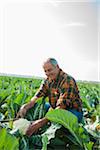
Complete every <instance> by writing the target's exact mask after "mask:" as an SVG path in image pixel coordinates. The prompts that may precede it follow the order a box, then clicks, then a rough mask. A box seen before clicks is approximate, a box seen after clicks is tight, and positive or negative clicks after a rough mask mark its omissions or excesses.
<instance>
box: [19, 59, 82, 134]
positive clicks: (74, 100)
mask: <svg viewBox="0 0 100 150" xmlns="http://www.w3.org/2000/svg"><path fill="white" fill-rule="evenodd" d="M43 69H44V72H45V74H46V76H47V78H46V79H45V80H44V82H42V84H41V86H40V88H39V90H38V91H37V93H36V94H35V96H34V97H32V99H31V101H30V102H29V103H27V104H25V105H23V106H22V107H21V109H20V111H19V112H18V114H17V117H24V116H25V114H26V112H27V111H28V110H29V109H30V108H32V107H33V106H34V104H35V103H36V100H37V99H38V98H40V97H42V96H48V98H49V103H46V107H47V109H50V108H52V109H56V108H59V109H66V110H68V111H70V112H72V113H73V114H74V115H76V116H77V118H78V121H79V122H81V120H82V117H83V113H82V101H81V99H80V96H79V91H78V87H77V85H76V82H75V80H74V79H73V78H72V77H71V76H70V75H68V74H67V73H65V72H64V71H62V69H61V68H60V67H59V65H58V62H57V61H56V60H55V59H54V58H48V59H47V60H46V61H45V62H44V63H43ZM47 122H48V120H47V119H46V118H45V117H44V118H42V119H39V120H37V121H35V122H33V123H32V124H31V125H30V126H29V128H28V130H27V132H26V134H27V135H28V136H31V135H32V134H33V133H34V132H35V131H37V130H38V129H39V128H40V127H42V126H43V125H44V124H46V123H47Z"/></svg>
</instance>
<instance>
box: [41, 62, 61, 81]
mask: <svg viewBox="0 0 100 150" xmlns="http://www.w3.org/2000/svg"><path fill="white" fill-rule="evenodd" d="M43 69H44V72H45V74H46V76H47V77H48V78H49V79H51V80H55V79H56V77H57V75H58V73H59V66H58V65H57V66H54V65H52V64H51V63H45V64H44V65H43Z"/></svg>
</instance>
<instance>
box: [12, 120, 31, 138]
mask: <svg viewBox="0 0 100 150" xmlns="http://www.w3.org/2000/svg"><path fill="white" fill-rule="evenodd" d="M29 125H30V121H28V120H27V119H24V118H20V119H18V120H16V121H14V122H13V130H12V131H11V133H13V132H15V131H17V130H19V132H20V133H21V134H23V135H25V133H26V130H27V128H28V127H29Z"/></svg>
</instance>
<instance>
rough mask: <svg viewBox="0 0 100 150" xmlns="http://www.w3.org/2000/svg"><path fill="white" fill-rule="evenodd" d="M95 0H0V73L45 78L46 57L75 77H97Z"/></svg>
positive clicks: (99, 30)
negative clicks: (56, 62) (44, 63)
mask: <svg viewBox="0 0 100 150" xmlns="http://www.w3.org/2000/svg"><path fill="white" fill-rule="evenodd" d="M99 34H100V3H99V1H98V0H97V1H96V0H70V1H69V0H62V1H61V0H0V73H7V74H19V75H33V76H39V77H44V76H45V74H44V71H43V68H42V64H43V62H44V60H45V59H47V58H48V57H53V58H56V59H57V61H58V63H59V66H60V67H61V68H62V69H63V70H64V71H65V72H66V73H68V74H70V75H72V76H73V77H74V78H75V79H76V80H88V81H100V69H99V68H100V51H99V50H100V35H99Z"/></svg>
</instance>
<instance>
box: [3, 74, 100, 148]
mask: <svg viewBox="0 0 100 150" xmlns="http://www.w3.org/2000/svg"><path fill="white" fill-rule="evenodd" d="M41 81H42V80H41V79H36V78H21V77H8V76H0V150H65V149H66V150H70V149H71V150H99V149H100V107H99V104H100V83H96V82H85V81H77V84H78V88H79V92H80V96H81V99H82V102H83V114H84V118H83V122H82V123H78V122H77V119H76V117H75V116H74V115H73V114H72V113H69V112H68V111H67V110H57V109H56V110H53V111H50V112H47V113H46V112H45V110H44V105H45V101H48V99H47V98H41V99H39V100H38V101H37V104H36V105H35V106H34V108H33V110H30V112H28V114H27V116H26V118H24V119H19V120H15V118H16V114H17V112H18V110H19V108H20V107H21V106H22V105H23V104H24V103H26V102H29V101H30V99H31V97H32V96H33V95H34V94H35V92H36V91H37V89H38V88H39V86H40V84H41ZM44 116H45V117H47V119H48V120H50V122H49V123H48V124H47V125H46V126H44V127H43V128H40V129H39V131H37V133H36V134H34V135H32V136H31V137H30V138H29V137H27V136H26V135H25V131H26V129H27V127H28V126H29V124H30V123H31V121H35V120H37V119H39V118H42V117H44ZM14 120H15V121H14Z"/></svg>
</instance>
